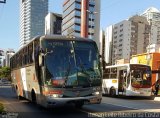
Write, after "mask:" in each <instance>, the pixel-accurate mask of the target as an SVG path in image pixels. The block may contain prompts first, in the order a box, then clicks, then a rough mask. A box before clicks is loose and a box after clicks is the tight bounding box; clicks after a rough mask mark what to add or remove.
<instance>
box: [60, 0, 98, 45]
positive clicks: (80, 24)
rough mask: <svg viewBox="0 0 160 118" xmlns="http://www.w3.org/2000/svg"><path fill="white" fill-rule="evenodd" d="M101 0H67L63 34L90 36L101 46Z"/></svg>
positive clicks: (64, 10) (64, 8)
mask: <svg viewBox="0 0 160 118" xmlns="http://www.w3.org/2000/svg"><path fill="white" fill-rule="evenodd" d="M99 32H100V0H65V2H64V4H63V21H62V34H63V35H72V36H81V37H84V38H90V39H93V40H95V41H96V42H97V44H98V46H99V40H98V39H99Z"/></svg>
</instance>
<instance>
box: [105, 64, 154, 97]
mask: <svg viewBox="0 0 160 118" xmlns="http://www.w3.org/2000/svg"><path fill="white" fill-rule="evenodd" d="M151 86H152V85H151V67H150V66H148V65H142V64H120V65H111V66H106V67H105V70H104V73H103V82H102V94H104V95H110V96H116V95H121V96H148V97H149V96H151V92H152V89H151Z"/></svg>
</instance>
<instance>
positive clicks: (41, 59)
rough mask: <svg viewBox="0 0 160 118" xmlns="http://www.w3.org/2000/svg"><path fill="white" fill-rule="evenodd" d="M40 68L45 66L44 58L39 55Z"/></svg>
mask: <svg viewBox="0 0 160 118" xmlns="http://www.w3.org/2000/svg"><path fill="white" fill-rule="evenodd" d="M39 66H44V56H43V55H39Z"/></svg>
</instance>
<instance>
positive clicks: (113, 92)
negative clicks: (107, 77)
mask: <svg viewBox="0 0 160 118" xmlns="http://www.w3.org/2000/svg"><path fill="white" fill-rule="evenodd" d="M115 95H116V90H115V89H114V88H111V89H110V96H115Z"/></svg>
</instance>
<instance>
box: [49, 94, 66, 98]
mask: <svg viewBox="0 0 160 118" xmlns="http://www.w3.org/2000/svg"><path fill="white" fill-rule="evenodd" d="M61 97H63V95H60V94H50V95H48V98H61Z"/></svg>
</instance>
